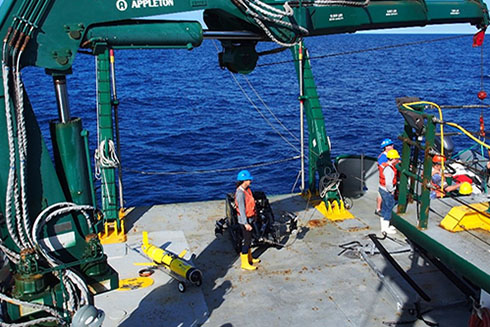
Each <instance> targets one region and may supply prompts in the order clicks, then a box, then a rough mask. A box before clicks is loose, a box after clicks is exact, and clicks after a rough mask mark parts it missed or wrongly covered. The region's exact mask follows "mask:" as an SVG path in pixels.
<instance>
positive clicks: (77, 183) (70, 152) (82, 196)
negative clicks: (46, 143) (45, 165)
mask: <svg viewBox="0 0 490 327" xmlns="http://www.w3.org/2000/svg"><path fill="white" fill-rule="evenodd" d="M50 129H51V139H52V141H53V153H54V160H55V164H56V172H57V173H58V177H59V179H60V181H61V184H62V187H63V191H64V193H65V196H66V198H67V199H68V201H71V202H73V203H76V204H92V196H91V195H92V191H91V183H90V179H89V169H88V166H87V161H86V159H85V157H86V155H85V149H84V144H83V139H82V135H81V132H82V120H81V119H80V118H74V119H72V120H70V121H69V122H66V123H60V122H57V121H52V122H51V124H50Z"/></svg>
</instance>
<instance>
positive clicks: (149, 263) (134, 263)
mask: <svg viewBox="0 0 490 327" xmlns="http://www.w3.org/2000/svg"><path fill="white" fill-rule="evenodd" d="M133 265H135V266H155V263H154V262H133Z"/></svg>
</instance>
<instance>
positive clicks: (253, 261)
mask: <svg viewBox="0 0 490 327" xmlns="http://www.w3.org/2000/svg"><path fill="white" fill-rule="evenodd" d="M248 263H249V264H251V265H254V264H257V263H260V259H254V258H253V257H252V250H251V249H248Z"/></svg>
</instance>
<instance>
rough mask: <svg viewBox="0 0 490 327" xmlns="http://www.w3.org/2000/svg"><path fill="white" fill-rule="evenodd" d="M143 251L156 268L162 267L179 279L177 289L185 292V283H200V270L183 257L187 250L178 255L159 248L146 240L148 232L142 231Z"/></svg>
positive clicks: (198, 284) (171, 275)
mask: <svg viewBox="0 0 490 327" xmlns="http://www.w3.org/2000/svg"><path fill="white" fill-rule="evenodd" d="M141 249H142V250H143V253H145V254H146V255H147V256H148V258H150V259H151V260H153V263H154V264H155V266H156V267H157V268H164V269H163V271H165V272H166V273H168V275H169V276H170V277H172V278H174V279H176V280H178V281H179V291H180V292H182V293H183V292H185V288H186V283H188V282H190V283H192V284H194V285H196V286H201V284H202V272H201V271H200V270H199V269H197V268H196V267H194V265H193V264H192V263H191V262H190V261H188V260H185V259H184V256H185V254H186V253H187V250H184V251H182V252H181V253H179V255H177V254H175V253H172V252H170V251H167V250H164V249H161V248H159V247H157V246H155V245H153V244H150V243H149V242H148V232H143V244H142V245H141Z"/></svg>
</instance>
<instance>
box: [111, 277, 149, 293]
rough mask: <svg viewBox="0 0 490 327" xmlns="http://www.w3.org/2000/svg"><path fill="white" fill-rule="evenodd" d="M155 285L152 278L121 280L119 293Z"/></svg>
mask: <svg viewBox="0 0 490 327" xmlns="http://www.w3.org/2000/svg"><path fill="white" fill-rule="evenodd" d="M151 285H153V279H152V278H150V277H135V278H126V279H120V280H119V288H118V289H117V290H118V291H132V290H137V289H140V288H145V287H148V286H151Z"/></svg>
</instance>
